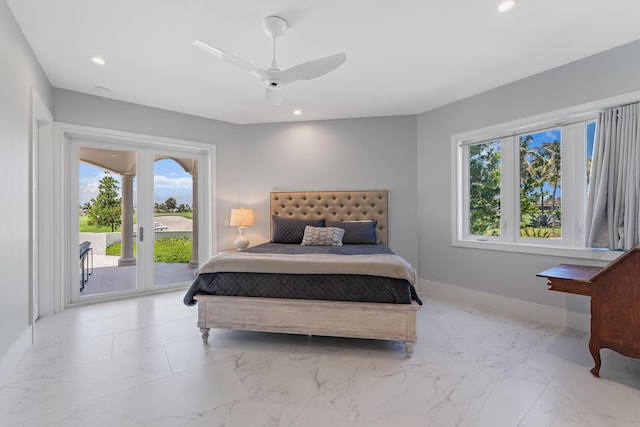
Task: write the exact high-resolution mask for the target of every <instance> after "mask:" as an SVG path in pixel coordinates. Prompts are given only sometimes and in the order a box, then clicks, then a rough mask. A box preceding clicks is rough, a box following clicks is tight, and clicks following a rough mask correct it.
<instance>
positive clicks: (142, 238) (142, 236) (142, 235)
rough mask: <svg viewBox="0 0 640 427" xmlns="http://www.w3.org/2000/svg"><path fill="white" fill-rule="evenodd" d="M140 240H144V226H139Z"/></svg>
mask: <svg viewBox="0 0 640 427" xmlns="http://www.w3.org/2000/svg"><path fill="white" fill-rule="evenodd" d="M139 234H140V241H141V242H142V241H143V240H144V228H143V227H140V233H139Z"/></svg>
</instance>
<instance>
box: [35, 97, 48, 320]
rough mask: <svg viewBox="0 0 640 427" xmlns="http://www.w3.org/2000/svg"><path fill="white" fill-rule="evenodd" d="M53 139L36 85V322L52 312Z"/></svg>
mask: <svg viewBox="0 0 640 427" xmlns="http://www.w3.org/2000/svg"><path fill="white" fill-rule="evenodd" d="M52 140H53V115H52V114H51V112H50V111H49V109H48V108H47V106H46V105H45V103H44V101H42V98H40V96H39V95H38V93H37V92H36V91H35V89H33V88H32V90H31V145H30V148H29V157H30V169H31V170H30V173H29V179H30V183H29V188H30V189H31V198H30V201H29V203H30V205H29V220H30V230H29V232H30V236H29V237H30V238H29V270H30V282H31V283H30V290H29V292H30V293H31V298H30V301H31V303H30V316H29V319H30V322H31V324H33V323H34V322H35V321H36V319H37V318H38V317H39V316H40V315H47V314H50V313H51V304H50V303H49V302H50V301H51V300H52V298H51V296H50V295H51V291H52V287H51V278H52V277H53V273H52V265H51V261H50V260H49V258H48V257H46V256H42V254H47V253H51V242H52V240H51V227H50V226H49V224H48V223H47V220H48V219H49V218H50V217H51V212H50V210H51V200H50V197H51V192H50V188H49V186H50V185H51V180H50V179H48V177H49V174H50V171H49V170H48V169H46V164H47V162H46V159H47V157H48V156H47V154H48V153H49V150H50V149H51V145H52Z"/></svg>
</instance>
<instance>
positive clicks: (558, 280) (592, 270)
mask: <svg viewBox="0 0 640 427" xmlns="http://www.w3.org/2000/svg"><path fill="white" fill-rule="evenodd" d="M602 269H603V267H591V266H588V265H574V264H560V265H556V266H555V267H551V268H550V269H548V270H545V271H542V272H540V273H538V274H536V276H538V277H546V278H547V280H548V282H547V285H549V290H550V291H558V292H566V293H568V294H576V295H585V296H588V297H590V296H591V282H590V280H591V278H592V277H593V276H595V275H596V274H598V273H599V272H600V271H602Z"/></svg>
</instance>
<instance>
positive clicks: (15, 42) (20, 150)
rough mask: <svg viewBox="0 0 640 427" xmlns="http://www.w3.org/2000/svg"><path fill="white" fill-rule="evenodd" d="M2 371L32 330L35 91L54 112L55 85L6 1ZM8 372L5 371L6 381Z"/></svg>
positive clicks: (0, 110)
mask: <svg viewBox="0 0 640 427" xmlns="http://www.w3.org/2000/svg"><path fill="white" fill-rule="evenodd" d="M0 64H2V65H0V147H1V148H0V152H1V153H2V155H0V182H2V183H3V185H2V204H3V207H4V208H3V210H2V220H1V221H0V235H1V236H2V244H1V245H0V271H1V272H2V273H0V274H1V276H0V368H2V362H3V360H5V358H6V357H7V356H8V353H9V350H10V349H11V348H12V346H13V345H14V344H16V341H17V340H18V339H19V337H20V336H21V335H22V334H24V333H25V331H26V330H27V329H28V328H29V325H30V323H31V322H30V320H29V305H30V304H29V298H30V293H29V286H30V283H29V250H30V249H29V236H30V233H29V215H28V212H29V205H30V202H29V200H30V191H31V190H30V187H29V173H30V162H29V152H30V138H31V137H30V135H31V131H30V129H31V90H32V88H33V89H35V90H36V92H37V93H38V95H39V96H40V97H41V99H42V100H43V101H44V102H45V104H47V106H48V107H49V108H50V109H51V86H50V85H49V82H48V80H47V79H46V77H45V75H44V73H43V72H42V69H41V68H40V65H39V64H38V62H37V61H36V60H35V57H34V56H33V53H32V52H31V48H30V47H29V45H28V43H27V41H26V40H25V38H24V36H23V35H22V31H20V29H19V28H18V25H17V23H16V21H15V19H14V18H13V15H12V13H11V11H10V10H9V7H8V6H7V3H6V2H5V1H4V0H0ZM1 375H2V369H0V382H1V381H2V378H1Z"/></svg>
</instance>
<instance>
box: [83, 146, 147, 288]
mask: <svg viewBox="0 0 640 427" xmlns="http://www.w3.org/2000/svg"><path fill="white" fill-rule="evenodd" d="M79 156H80V159H79V160H80V162H79V201H80V206H79V212H80V215H79V218H80V224H79V226H80V235H79V240H78V243H79V247H78V252H79V268H78V276H79V287H80V297H83V296H89V295H96V294H105V293H110V292H121V291H132V290H135V289H136V287H137V286H136V258H135V242H134V234H133V230H134V228H133V224H134V222H135V216H134V206H135V203H136V202H135V194H136V191H135V189H136V188H135V187H136V183H135V179H134V176H135V169H136V154H135V153H133V152H128V151H115V150H103V149H96V148H89V147H80V149H79Z"/></svg>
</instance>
